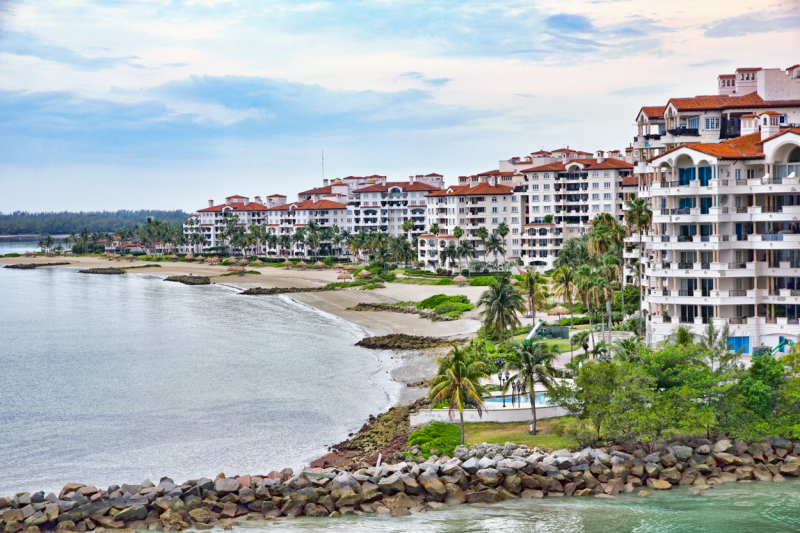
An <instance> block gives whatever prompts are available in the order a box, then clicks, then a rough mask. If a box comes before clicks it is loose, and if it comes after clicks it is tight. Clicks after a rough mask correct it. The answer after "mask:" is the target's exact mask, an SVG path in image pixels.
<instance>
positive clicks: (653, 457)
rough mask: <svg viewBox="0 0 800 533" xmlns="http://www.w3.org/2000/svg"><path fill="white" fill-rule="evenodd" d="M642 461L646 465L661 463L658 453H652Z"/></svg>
mask: <svg viewBox="0 0 800 533" xmlns="http://www.w3.org/2000/svg"><path fill="white" fill-rule="evenodd" d="M642 461H644V462H645V463H658V462H659V461H660V458H659V457H658V454H657V453H651V454H650V455H646V456H645V457H644V458H643V459H642Z"/></svg>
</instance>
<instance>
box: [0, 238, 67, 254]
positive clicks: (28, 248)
mask: <svg viewBox="0 0 800 533" xmlns="http://www.w3.org/2000/svg"><path fill="white" fill-rule="evenodd" d="M37 242H39V239H34V240H27V241H10V240H7V239H0V255H5V254H12V253H17V254H24V253H25V252H40V251H41V248H39V247H38V246H37V244H36V243H37ZM60 242H61V239H56V245H58V243H60Z"/></svg>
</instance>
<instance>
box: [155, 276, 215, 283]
mask: <svg viewBox="0 0 800 533" xmlns="http://www.w3.org/2000/svg"><path fill="white" fill-rule="evenodd" d="M164 281H175V282H177V283H183V284H184V285H210V284H211V278H209V277H208V276H169V277H168V278H166V279H165V280H164Z"/></svg>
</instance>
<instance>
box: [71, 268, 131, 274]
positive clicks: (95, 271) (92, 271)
mask: <svg viewBox="0 0 800 533" xmlns="http://www.w3.org/2000/svg"><path fill="white" fill-rule="evenodd" d="M78 272H80V273H81V274H124V273H125V269H123V268H114V267H108V268H87V269H85V270H78Z"/></svg>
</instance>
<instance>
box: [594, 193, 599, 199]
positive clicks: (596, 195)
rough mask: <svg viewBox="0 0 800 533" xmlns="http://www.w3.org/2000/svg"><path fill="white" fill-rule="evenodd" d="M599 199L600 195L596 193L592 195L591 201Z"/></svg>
mask: <svg viewBox="0 0 800 533" xmlns="http://www.w3.org/2000/svg"><path fill="white" fill-rule="evenodd" d="M599 199H600V195H599V194H598V193H594V194H593V195H592V200H599Z"/></svg>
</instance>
